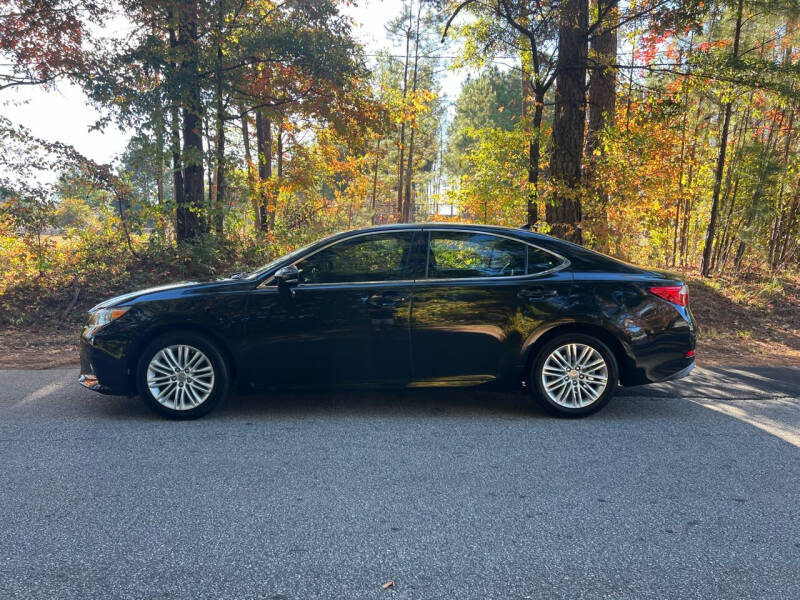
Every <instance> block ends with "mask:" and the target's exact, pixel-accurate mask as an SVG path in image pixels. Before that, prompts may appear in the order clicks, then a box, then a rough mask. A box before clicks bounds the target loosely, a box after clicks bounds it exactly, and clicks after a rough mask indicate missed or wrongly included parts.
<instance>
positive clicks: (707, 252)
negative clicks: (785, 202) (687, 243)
mask: <svg viewBox="0 0 800 600" xmlns="http://www.w3.org/2000/svg"><path fill="white" fill-rule="evenodd" d="M743 8H744V0H739V6H738V8H737V9H736V29H735V31H734V35H733V59H734V61H735V60H736V59H737V58H738V57H739V39H740V37H741V33H742V10H743ZM732 109H733V104H732V103H731V102H726V103H725V114H724V116H723V118H722V133H721V135H720V141H719V155H718V157H717V168H716V171H715V172H714V191H713V193H712V197H711V216H710V218H709V221H708V229H707V230H706V239H705V246H704V247H703V262H702V263H701V264H700V274H701V275H702V276H703V277H708V276H709V274H710V273H711V250H712V246H713V244H714V235H715V234H716V228H717V212H718V210H719V194H720V191H721V189H722V176H723V174H724V173H725V154H726V152H727V151H728V129H729V128H730V123H731V111H732ZM736 262H737V264H738V263H739V262H740V259H738V257H737V261H736Z"/></svg>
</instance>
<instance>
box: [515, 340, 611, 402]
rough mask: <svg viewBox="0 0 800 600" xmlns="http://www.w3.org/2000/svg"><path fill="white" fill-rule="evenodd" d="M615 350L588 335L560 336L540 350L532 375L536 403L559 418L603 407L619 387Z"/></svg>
mask: <svg viewBox="0 0 800 600" xmlns="http://www.w3.org/2000/svg"><path fill="white" fill-rule="evenodd" d="M618 379H619V370H618V367H617V361H616V359H615V358H614V353H613V352H612V351H611V350H610V349H609V347H608V346H607V345H606V344H604V343H603V342H602V341H601V340H599V339H597V338H595V337H593V336H590V335H585V334H578V333H576V334H565V335H560V336H558V337H556V338H554V339H552V340H550V341H549V342H547V343H546V344H544V346H542V347H541V348H540V349H539V352H538V353H537V355H536V357H535V359H534V361H533V365H532V367H531V374H530V387H531V392H532V394H533V397H534V399H535V400H536V402H537V404H538V405H539V406H540V407H542V408H543V409H544V410H546V411H547V412H549V413H551V414H554V415H557V416H560V417H583V416H586V415H590V414H592V413H594V412H597V411H598V410H600V409H601V408H603V407H604V406H605V405H606V404H608V401H609V400H611V397H612V396H613V395H614V391H615V389H616V387H617V381H618Z"/></svg>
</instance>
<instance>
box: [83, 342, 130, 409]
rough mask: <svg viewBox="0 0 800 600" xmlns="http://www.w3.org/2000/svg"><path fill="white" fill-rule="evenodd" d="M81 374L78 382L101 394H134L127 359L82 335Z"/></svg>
mask: <svg viewBox="0 0 800 600" xmlns="http://www.w3.org/2000/svg"><path fill="white" fill-rule="evenodd" d="M80 353H81V374H80V376H79V377H78V383H79V384H81V385H82V386H83V387H85V388H86V389H89V390H92V391H93V392H99V393H101V394H113V395H117V396H129V395H132V390H131V385H130V377H129V374H128V369H127V366H126V363H125V360H124V359H122V358H116V357H114V356H113V355H112V354H110V353H108V352H107V351H106V350H104V349H103V348H102V345H98V344H97V342H96V340H94V339H91V338H90V339H88V340H87V339H86V338H84V337H83V336H81V342H80Z"/></svg>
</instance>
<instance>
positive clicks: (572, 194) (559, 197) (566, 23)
mask: <svg viewBox="0 0 800 600" xmlns="http://www.w3.org/2000/svg"><path fill="white" fill-rule="evenodd" d="M588 30H589V6H588V1H587V0H565V1H564V2H562V3H561V13H560V16H559V31H558V64H557V71H558V75H557V78H556V105H555V114H554V121H553V151H552V157H551V159H550V173H551V176H552V178H553V180H554V193H553V198H552V199H551V200H550V201H549V202H548V203H547V210H546V215H547V222H548V224H549V225H550V230H551V232H552V233H553V235H556V236H558V237H561V238H564V239H567V240H570V241H573V242H577V243H581V240H582V235H581V199H580V193H581V190H580V184H581V167H582V161H583V136H584V123H585V120H586V68H587V54H588Z"/></svg>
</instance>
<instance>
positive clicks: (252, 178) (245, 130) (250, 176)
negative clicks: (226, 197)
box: [241, 107, 261, 230]
mask: <svg viewBox="0 0 800 600" xmlns="http://www.w3.org/2000/svg"><path fill="white" fill-rule="evenodd" d="M241 111H242V140H243V141H244V160H245V162H246V163H247V199H248V200H249V201H250V204H251V205H252V206H253V218H254V222H255V224H256V229H257V230H260V229H261V210H260V208H259V207H260V204H259V202H258V196H257V195H256V189H255V188H256V175H255V173H254V169H253V154H252V153H251V152H250V124H249V119H248V116H247V111H245V109H244V107H242V108H241Z"/></svg>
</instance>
